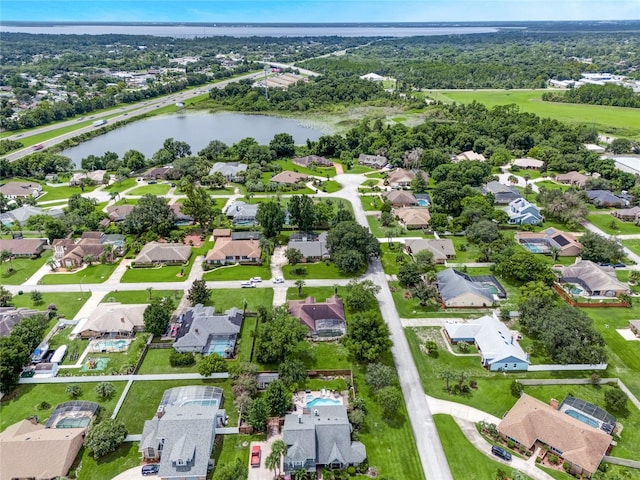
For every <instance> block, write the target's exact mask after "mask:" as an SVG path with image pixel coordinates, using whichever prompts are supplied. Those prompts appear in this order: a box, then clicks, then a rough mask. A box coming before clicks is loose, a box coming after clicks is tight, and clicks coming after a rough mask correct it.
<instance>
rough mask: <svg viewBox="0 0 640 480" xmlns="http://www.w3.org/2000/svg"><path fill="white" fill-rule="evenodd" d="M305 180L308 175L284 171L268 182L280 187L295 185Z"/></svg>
mask: <svg viewBox="0 0 640 480" xmlns="http://www.w3.org/2000/svg"><path fill="white" fill-rule="evenodd" d="M307 178H309V175H305V174H303V173H298V172H292V171H291V170H285V171H284V172H280V173H278V174H277V175H274V176H273V177H271V179H270V180H269V182H272V183H277V184H280V185H295V184H297V183H301V182H304V181H306V180H307Z"/></svg>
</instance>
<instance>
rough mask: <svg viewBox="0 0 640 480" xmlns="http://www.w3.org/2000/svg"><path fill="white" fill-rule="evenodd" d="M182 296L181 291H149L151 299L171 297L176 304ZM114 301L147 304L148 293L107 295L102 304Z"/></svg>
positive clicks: (124, 291)
mask: <svg viewBox="0 0 640 480" xmlns="http://www.w3.org/2000/svg"><path fill="white" fill-rule="evenodd" d="M182 295H184V291H183V290H151V296H152V297H171V298H173V300H174V301H175V302H176V303H178V302H179V301H180V299H181V298H182ZM109 301H114V302H119V303H126V304H131V303H149V292H148V291H146V290H123V291H115V292H109V293H107V294H106V295H105V296H104V298H103V299H102V303H105V302H109Z"/></svg>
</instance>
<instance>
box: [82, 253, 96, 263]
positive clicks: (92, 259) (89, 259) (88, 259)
mask: <svg viewBox="0 0 640 480" xmlns="http://www.w3.org/2000/svg"><path fill="white" fill-rule="evenodd" d="M83 260H84V263H88V264H89V266H91V265H92V264H93V262H95V260H96V259H95V257H94V256H93V255H85V256H84V258H83Z"/></svg>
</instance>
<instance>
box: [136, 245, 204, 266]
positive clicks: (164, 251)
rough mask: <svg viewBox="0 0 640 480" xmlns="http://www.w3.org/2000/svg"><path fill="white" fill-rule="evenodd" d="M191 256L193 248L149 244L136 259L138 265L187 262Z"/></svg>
mask: <svg viewBox="0 0 640 480" xmlns="http://www.w3.org/2000/svg"><path fill="white" fill-rule="evenodd" d="M190 256H191V247H189V246H188V245H180V244H179V243H158V242H150V243H147V244H146V245H145V246H144V247H143V248H142V250H141V251H140V253H139V254H138V256H137V257H136V259H135V262H136V263H142V264H148V263H163V262H183V263H184V262H186V261H188V260H189V257H190Z"/></svg>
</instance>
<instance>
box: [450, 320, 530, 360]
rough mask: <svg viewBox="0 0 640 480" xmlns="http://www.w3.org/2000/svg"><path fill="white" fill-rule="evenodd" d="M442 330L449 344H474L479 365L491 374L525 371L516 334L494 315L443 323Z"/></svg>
mask: <svg viewBox="0 0 640 480" xmlns="http://www.w3.org/2000/svg"><path fill="white" fill-rule="evenodd" d="M444 331H445V333H446V335H447V338H448V339H449V341H451V343H454V344H455V343H458V342H467V343H471V344H475V346H476V347H477V348H478V351H479V352H480V355H481V358H482V366H483V367H485V368H488V369H489V370H491V371H492V372H495V371H516V370H528V369H529V355H527V354H526V353H525V352H524V350H522V347H521V346H520V344H519V343H518V338H517V334H516V333H515V332H512V331H511V330H509V328H508V327H507V326H506V325H505V324H504V323H502V322H501V321H500V320H499V319H498V317H496V315H495V314H493V315H485V316H484V317H480V318H478V319H477V320H471V321H469V322H465V323H445V324H444Z"/></svg>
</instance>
